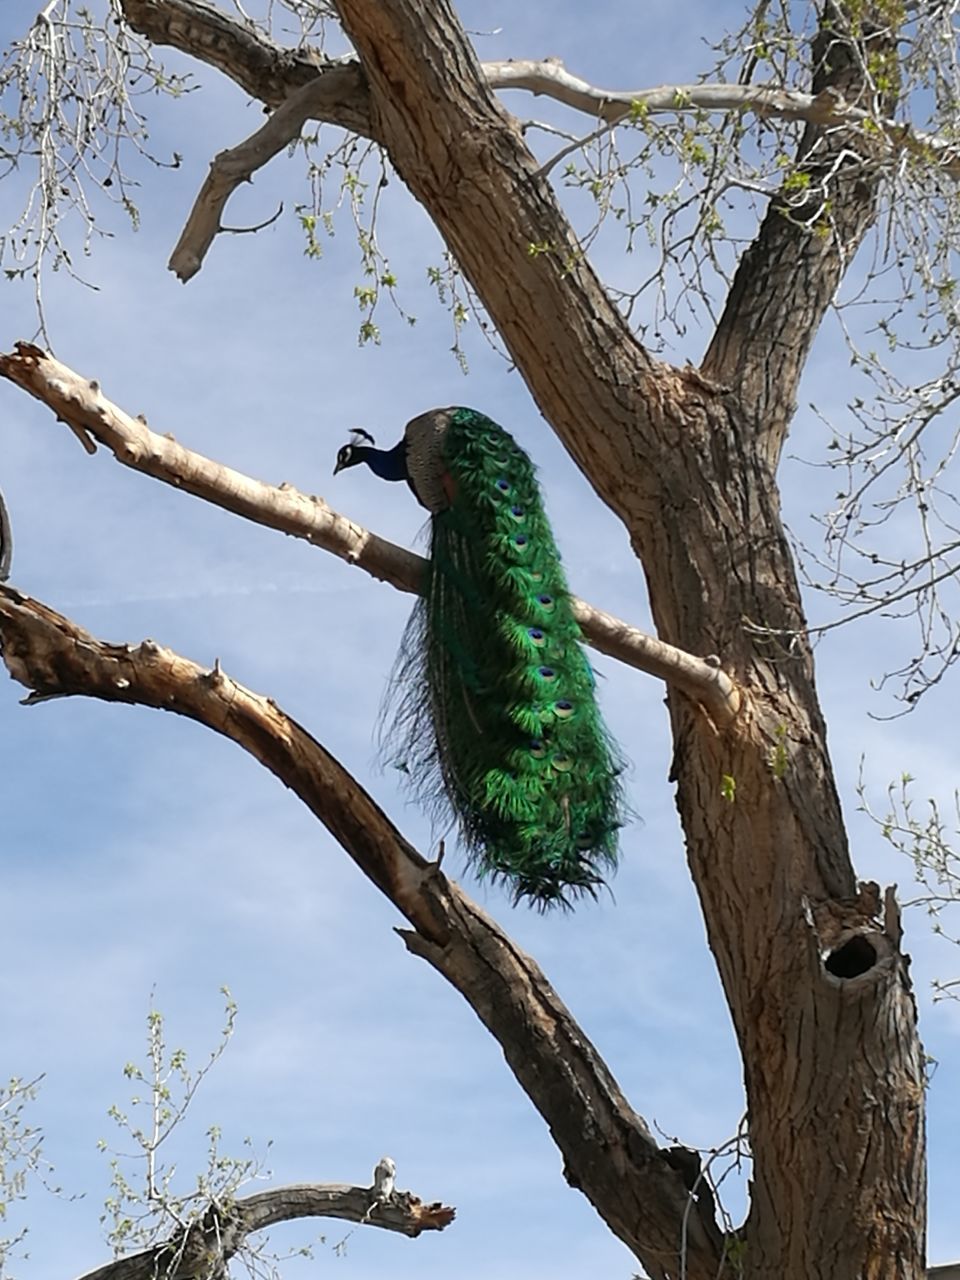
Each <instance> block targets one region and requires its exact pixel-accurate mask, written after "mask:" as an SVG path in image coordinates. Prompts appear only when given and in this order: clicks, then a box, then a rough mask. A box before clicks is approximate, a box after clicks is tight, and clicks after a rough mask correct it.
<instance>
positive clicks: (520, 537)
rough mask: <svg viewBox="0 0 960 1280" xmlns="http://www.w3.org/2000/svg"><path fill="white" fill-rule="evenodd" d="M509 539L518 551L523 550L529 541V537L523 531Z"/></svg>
mask: <svg viewBox="0 0 960 1280" xmlns="http://www.w3.org/2000/svg"><path fill="white" fill-rule="evenodd" d="M510 541H511V542H512V543H513V545H514V546H515V547H516V548H517V549H518V550H519V551H523V549H524V548H525V547H527V546H528V545H529V543H530V539H529V538H528V537H527V535H526V534H525V533H518V534H517V536H516V537H515V538H511V539H510Z"/></svg>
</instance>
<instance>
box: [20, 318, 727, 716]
mask: <svg viewBox="0 0 960 1280" xmlns="http://www.w3.org/2000/svg"><path fill="white" fill-rule="evenodd" d="M0 375H2V376H4V377H7V378H9V379H10V381H12V382H14V383H16V384H17V385H18V386H20V387H22V388H23V389H24V390H25V391H28V392H30V394H31V395H33V396H35V397H36V398H37V399H38V400H40V401H41V402H42V403H44V404H46V405H47V406H48V407H49V408H50V409H52V410H53V411H54V412H55V413H56V415H57V417H58V418H60V419H61V420H62V421H63V422H65V423H66V424H67V426H69V427H70V429H71V430H72V431H73V432H74V433H75V434H76V435H78V436H79V437H80V439H81V440H82V441H85V442H87V447H89V446H90V445H92V442H93V441H97V442H99V443H100V444H103V445H104V446H105V447H106V448H107V449H109V450H110V451H111V453H112V454H113V455H114V457H115V458H116V459H117V461H118V462H120V463H122V464H123V465H124V466H127V467H131V468H132V469H133V470H135V471H141V472H143V473H144V474H146V475H150V476H153V477H154V479H156V480H161V481H163V482H164V483H165V484H169V485H173V487H174V488H177V489H182V490H184V491H186V492H187V493H191V494H193V495H194V496H196V497H199V498H202V499H204V501H206V502H210V503H213V504H214V505H215V506H219V507H223V508H224V509H225V510H227V511H232V512H234V513H235V514H236V515H240V516H244V517H245V518H246V519H248V520H253V521H255V522H256V523H258V524H262V525H266V526H267V527H268V528H272V529H278V530H280V531H281V532H282V533H287V534H291V535H292V536H294V537H298V538H304V539H305V540H306V541H307V542H311V543H313V544H314V545H315V546H318V547H321V548H322V549H323V550H324V551H329V552H331V553H332V554H333V555H336V556H339V558H340V559H341V560H345V561H347V562H348V563H349V564H355V565H358V566H359V567H360V568H361V569H364V570H365V571H366V572H367V573H369V574H371V575H372V576H373V577H375V578H379V579H381V580H382V581H384V582H389V583H390V584H391V586H394V587H397V588H398V589H399V590H401V591H409V592H414V593H415V592H417V591H418V590H419V584H420V582H421V581H422V578H423V570H424V561H423V560H422V559H421V557H420V556H417V555H414V553H413V552H411V551H407V550H405V549H404V548H403V547H398V546H396V545H395V544H394V543H391V542H388V541H386V539H384V538H380V537H378V536H377V535H376V534H375V533H371V532H370V531H369V530H368V529H364V528H363V527H362V526H361V525H358V524H355V523H354V522H353V521H352V520H349V519H347V517H346V516H342V515H340V514H339V513H338V512H336V511H334V510H333V509H332V508H331V507H329V506H328V505H327V503H326V502H325V501H324V500H323V499H322V498H318V497H315V496H312V495H307V494H304V493H300V492H299V491H298V490H297V489H295V488H293V486H292V485H288V484H282V485H280V486H274V485H270V484H266V483H264V482H263V481H261V480H255V479H253V478H252V477H251V476H246V475H243V474H242V473H241V472H239V471H234V470H233V469H232V468H230V467H226V466H224V465H223V464H222V463H219V462H215V461H213V460H212V459H211V458H206V457H204V456H203V455H202V454H199V453H194V452H192V451H191V450H189V449H186V448H184V446H183V445H181V444H178V443H177V441H176V440H175V439H174V438H173V437H172V436H171V435H169V434H165V435H159V434H157V432H155V431H151V430H150V428H149V427H148V426H147V424H146V422H145V421H144V420H143V419H142V418H132V417H130V415H129V414H127V413H125V412H124V411H123V410H122V409H120V408H119V407H118V406H117V405H115V404H113V403H112V401H110V400H108V399H107V398H106V397H105V396H104V395H103V393H102V391H101V389H100V384H99V383H98V382H96V381H95V380H91V379H87V378H84V377H82V376H81V375H80V374H78V373H75V372H74V371H73V370H72V369H69V368H68V367H67V366H66V365H65V364H62V363H61V362H60V361H59V360H56V359H54V357H53V356H51V355H49V354H47V353H46V352H44V351H42V350H40V348H39V347H35V346H32V345H31V344H29V343H23V342H21V343H18V344H17V350H16V352H15V353H13V354H11V355H0ZM94 447H95V446H94ZM574 611H575V613H576V616H577V621H578V622H579V623H580V626H581V628H582V630H583V634H584V636H585V638H586V640H587V641H588V643H589V644H591V645H592V646H593V647H594V648H596V649H598V650H599V651H600V652H601V653H607V654H609V655H610V656H611V657H614V658H616V659H618V660H619V661H620V662H623V663H625V664H626V665H627V666H631V667H634V668H636V669H637V670H639V671H645V672H647V673H648V674H650V675H654V676H657V677H658V678H660V679H661V680H664V681H665V682H666V683H668V684H672V685H674V686H676V687H677V688H680V689H683V690H684V692H686V693H687V694H688V695H689V696H690V697H691V698H693V699H694V700H696V701H697V702H699V703H700V704H701V705H702V706H703V707H704V708H705V709H706V710H707V711H708V712H709V714H710V715H711V717H712V718H713V720H714V721H715V723H716V724H717V725H724V724H728V723H729V722H730V721H731V720H732V719H733V717H734V716H735V715H736V713H737V711H738V709H739V706H740V692H739V690H738V688H737V686H736V685H735V684H734V682H733V681H732V680H731V679H730V677H729V676H728V675H727V674H726V673H725V672H724V671H722V670H721V667H720V659H719V657H714V656H707V657H706V658H699V657H696V656H695V655H693V654H690V653H686V652H684V651H683V650H682V649H677V648H675V647H674V646H673V645H669V644H666V643H665V642H663V641H662V640H658V639H657V638H656V637H655V636H650V635H646V634H645V633H644V632H642V631H639V630H638V629H637V628H636V627H632V626H630V625H629V624H628V623H626V622H623V621H621V620H620V619H619V618H615V617H613V616H612V615H611V614H608V613H604V612H603V611H602V610H600V609H596V608H594V606H593V605H590V604H586V603H585V602H583V601H580V600H575V601H574Z"/></svg>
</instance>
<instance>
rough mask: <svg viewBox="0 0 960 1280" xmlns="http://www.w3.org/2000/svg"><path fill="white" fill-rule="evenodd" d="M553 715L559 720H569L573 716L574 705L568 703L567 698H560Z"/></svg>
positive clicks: (555, 704)
mask: <svg viewBox="0 0 960 1280" xmlns="http://www.w3.org/2000/svg"><path fill="white" fill-rule="evenodd" d="M553 713H554V715H555V716H556V717H557V718H558V719H559V720H569V719H570V717H571V716H572V715H573V703H572V702H568V701H567V699H566V698H560V699H559V701H557V702H555V703H554V704H553Z"/></svg>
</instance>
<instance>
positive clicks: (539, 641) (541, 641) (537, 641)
mask: <svg viewBox="0 0 960 1280" xmlns="http://www.w3.org/2000/svg"><path fill="white" fill-rule="evenodd" d="M527 635H528V636H529V637H530V641H531V643H532V644H534V645H536V647H537V648H538V649H542V648H543V646H544V645H545V644H546V643H547V637H546V635H545V634H544V633H543V631H541V629H540V628H539V627H528V628H527Z"/></svg>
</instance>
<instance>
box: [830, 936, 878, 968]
mask: <svg viewBox="0 0 960 1280" xmlns="http://www.w3.org/2000/svg"><path fill="white" fill-rule="evenodd" d="M823 963H824V968H825V969H826V970H827V972H828V973H832V974H833V975H834V977H835V978H859V976H860V974H861V973H866V972H867V971H868V970H869V969H872V968H873V966H874V965H875V964H876V963H877V949H876V947H875V946H874V945H873V943H872V942H870V941H868V939H867V938H864V937H861V936H860V935H859V934H857V935H856V936H855V937H853V938H848V939H847V941H846V942H845V943H844V944H843V946H842V947H837V949H836V951H831V952H830V954H829V955H828V956H827V958H826V960H824V962H823Z"/></svg>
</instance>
